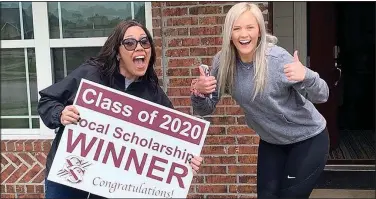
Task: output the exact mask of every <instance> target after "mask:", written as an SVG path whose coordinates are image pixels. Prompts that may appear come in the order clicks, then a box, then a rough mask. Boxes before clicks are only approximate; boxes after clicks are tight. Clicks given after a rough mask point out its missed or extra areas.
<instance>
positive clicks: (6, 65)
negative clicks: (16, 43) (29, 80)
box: [1, 49, 28, 116]
mask: <svg viewBox="0 0 376 199" xmlns="http://www.w3.org/2000/svg"><path fill="white" fill-rule="evenodd" d="M1 115H2V116H4V115H6V116H14V115H23V116H26V115H28V109H27V87H26V70H25V53H24V49H1Z"/></svg>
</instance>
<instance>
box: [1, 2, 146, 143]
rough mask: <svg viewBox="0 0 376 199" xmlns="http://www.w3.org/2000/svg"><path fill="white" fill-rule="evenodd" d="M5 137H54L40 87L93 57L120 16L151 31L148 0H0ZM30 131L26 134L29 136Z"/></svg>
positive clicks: (2, 108)
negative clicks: (41, 107) (42, 115)
mask: <svg viewBox="0 0 376 199" xmlns="http://www.w3.org/2000/svg"><path fill="white" fill-rule="evenodd" d="M0 5H1V7H0V8H1V27H2V28H1V34H0V35H1V49H0V61H1V128H2V129H1V130H2V138H3V139H13V138H14V139H19V138H20V137H22V138H23V139H26V138H44V136H46V137H48V138H50V137H51V136H53V135H54V133H53V130H50V129H47V127H45V126H44V124H43V123H42V122H41V121H40V119H39V115H38V112H37V103H38V97H39V95H38V91H39V90H41V89H43V88H45V87H47V86H49V85H51V84H52V83H54V82H58V81H60V80H62V79H63V78H64V77H65V76H66V75H67V74H69V73H70V72H71V71H73V70H74V69H75V68H77V67H78V66H79V65H81V64H82V63H83V62H84V61H85V60H86V59H88V58H90V57H92V56H95V55H96V54H97V53H98V52H99V50H100V48H101V46H102V45H103V44H104V42H105V41H106V39H107V35H109V34H110V32H111V31H112V29H113V28H114V27H115V26H116V25H117V24H118V22H119V21H121V20H126V19H136V20H138V21H139V22H141V23H142V24H145V25H146V27H147V28H148V29H149V30H151V27H150V26H151V3H150V2H0ZM25 136H26V137H25Z"/></svg>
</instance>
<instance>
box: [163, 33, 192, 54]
mask: <svg viewBox="0 0 376 199" xmlns="http://www.w3.org/2000/svg"><path fill="white" fill-rule="evenodd" d="M163 33H164V35H166V36H187V35H188V28H165V29H164V30H163ZM167 57H168V56H167Z"/></svg>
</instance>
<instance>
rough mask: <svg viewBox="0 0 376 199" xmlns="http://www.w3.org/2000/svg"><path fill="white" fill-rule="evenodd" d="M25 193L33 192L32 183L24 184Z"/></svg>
mask: <svg viewBox="0 0 376 199" xmlns="http://www.w3.org/2000/svg"><path fill="white" fill-rule="evenodd" d="M26 193H35V186H34V185H26Z"/></svg>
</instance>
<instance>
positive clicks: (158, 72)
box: [154, 68, 163, 77]
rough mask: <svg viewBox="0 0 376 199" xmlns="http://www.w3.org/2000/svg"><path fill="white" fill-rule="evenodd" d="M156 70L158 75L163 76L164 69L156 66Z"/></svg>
mask: <svg viewBox="0 0 376 199" xmlns="http://www.w3.org/2000/svg"><path fill="white" fill-rule="evenodd" d="M154 70H155V73H156V74H157V76H158V77H161V76H162V75H163V71H162V69H160V68H158V69H157V68H156V69H154Z"/></svg>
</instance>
